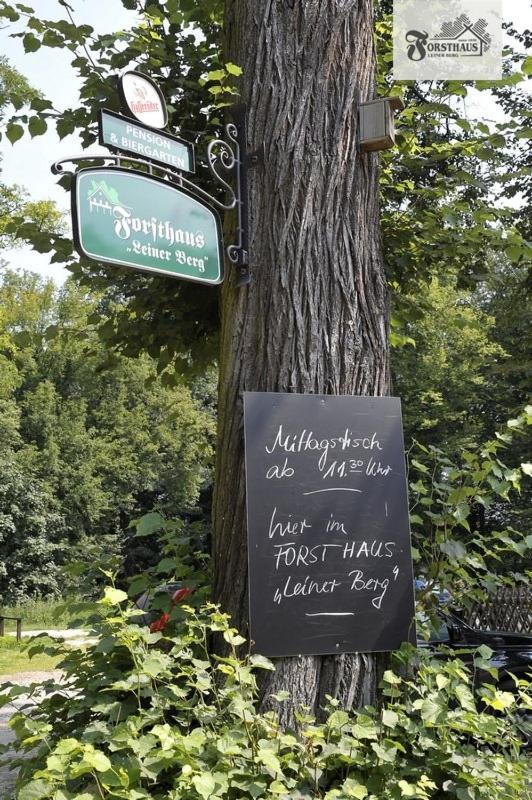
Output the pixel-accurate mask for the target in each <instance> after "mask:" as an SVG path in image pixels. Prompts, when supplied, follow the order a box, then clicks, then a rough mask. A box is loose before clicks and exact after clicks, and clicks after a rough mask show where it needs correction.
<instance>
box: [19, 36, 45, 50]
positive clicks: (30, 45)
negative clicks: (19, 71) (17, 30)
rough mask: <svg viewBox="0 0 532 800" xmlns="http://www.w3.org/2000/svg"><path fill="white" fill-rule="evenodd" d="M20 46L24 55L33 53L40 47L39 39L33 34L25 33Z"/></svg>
mask: <svg viewBox="0 0 532 800" xmlns="http://www.w3.org/2000/svg"><path fill="white" fill-rule="evenodd" d="M22 44H23V45H24V50H25V52H26V53H35V51H36V50H38V49H39V47H40V46H41V43H40V41H39V39H37V37H36V36H35V34H33V33H27V34H26V35H25V36H24V37H23V39H22Z"/></svg>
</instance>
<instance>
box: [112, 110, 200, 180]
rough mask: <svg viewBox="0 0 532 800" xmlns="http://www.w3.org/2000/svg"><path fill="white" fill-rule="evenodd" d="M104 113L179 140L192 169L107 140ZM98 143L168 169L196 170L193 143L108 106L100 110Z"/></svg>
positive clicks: (173, 140)
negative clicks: (175, 165) (183, 167)
mask: <svg viewBox="0 0 532 800" xmlns="http://www.w3.org/2000/svg"><path fill="white" fill-rule="evenodd" d="M104 115H107V116H109V117H113V119H118V120H120V122H125V123H127V124H128V125H129V124H131V125H136V127H137V128H141V129H142V130H145V131H146V132H147V133H151V134H152V135H154V136H162V137H164V138H165V139H170V141H172V142H177V143H178V144H181V145H183V146H184V147H185V148H186V149H187V151H188V155H189V160H190V163H191V165H192V167H191V169H186V168H185V169H182V168H180V167H173V166H172V165H171V164H168V162H167V161H163V160H162V159H159V158H153V157H152V156H145V155H144V154H142V153H138V152H137V151H136V150H132V149H131V150H130V149H129V148H127V147H120V146H119V145H116V144H110V143H109V142H105V141H104V138H103V117H104ZM98 143H99V144H100V145H101V146H102V147H107V149H108V150H110V151H111V152H112V153H114V152H115V151H116V152H117V153H132V154H134V155H137V156H140V157H141V158H142V159H144V160H146V161H148V162H149V163H151V164H160V165H161V166H163V167H166V168H167V169H173V170H178V171H183V172H189V173H194V172H196V157H195V152H194V145H193V144H191V143H190V142H187V141H186V139H181V137H180V136H174V135H173V134H170V133H167V132H166V131H164V130H159V128H152V127H151V126H150V125H146V124H145V123H144V122H138V121H137V120H136V119H132V118H131V117H126V116H124V115H123V114H118V113H117V112H116V111H110V110H109V109H108V108H100V110H99V111H98Z"/></svg>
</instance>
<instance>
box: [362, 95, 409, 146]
mask: <svg viewBox="0 0 532 800" xmlns="http://www.w3.org/2000/svg"><path fill="white" fill-rule="evenodd" d="M403 108H404V104H403V101H402V100H401V99H400V98H399V97H379V98H377V100H369V101H368V102H367V103H361V104H360V106H359V111H358V126H359V150H360V152H361V153H371V152H374V151H376V150H389V149H390V147H393V146H394V145H395V119H394V112H395V111H401V110H402V109H403Z"/></svg>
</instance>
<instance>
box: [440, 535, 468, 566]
mask: <svg viewBox="0 0 532 800" xmlns="http://www.w3.org/2000/svg"><path fill="white" fill-rule="evenodd" d="M440 550H441V551H442V553H445V555H446V556H449V558H451V559H452V560H453V561H460V559H462V558H463V557H464V556H465V555H466V553H467V550H466V548H465V547H464V545H463V544H462V542H458V541H456V540H455V539H448V540H447V541H446V542H441V544H440Z"/></svg>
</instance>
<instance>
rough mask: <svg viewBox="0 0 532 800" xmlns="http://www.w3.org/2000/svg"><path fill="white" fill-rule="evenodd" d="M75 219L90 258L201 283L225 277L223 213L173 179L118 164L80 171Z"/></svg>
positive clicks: (83, 249) (76, 238)
mask: <svg viewBox="0 0 532 800" xmlns="http://www.w3.org/2000/svg"><path fill="white" fill-rule="evenodd" d="M72 221H73V229H74V242H75V245H76V248H77V250H78V252H79V253H80V254H81V255H83V256H85V257H87V258H91V259H94V260H95V261H102V262H104V263H106V264H117V265H119V266H123V267H132V268H133V269H138V270H142V271H145V272H154V273H159V274H161V275H167V276H173V277H175V278H183V279H185V280H190V281H196V282H197V283H207V284H218V283H221V282H222V281H223V243H222V233H221V224H220V218H219V217H218V215H217V213H216V212H215V211H214V210H213V209H212V208H210V206H208V205H207V204H206V203H204V202H203V200H201V199H199V198H198V197H195V196H193V195H192V194H191V193H189V192H187V191H185V190H184V189H182V188H180V187H177V186H174V185H173V184H171V183H168V181H164V180H161V179H159V178H154V177H152V176H148V175H144V174H143V173H140V172H133V171H132V170H127V169H119V168H116V167H114V168H113V167H92V168H90V169H83V170H80V171H79V172H78V173H76V175H75V180H74V182H73V185H72Z"/></svg>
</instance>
